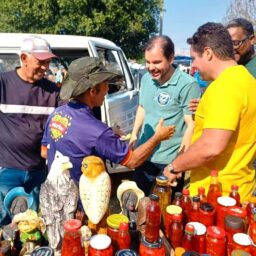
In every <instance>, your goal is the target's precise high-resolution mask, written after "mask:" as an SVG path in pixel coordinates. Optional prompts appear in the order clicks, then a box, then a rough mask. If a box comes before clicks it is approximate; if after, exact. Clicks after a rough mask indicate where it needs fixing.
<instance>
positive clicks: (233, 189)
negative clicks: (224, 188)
mask: <svg viewBox="0 0 256 256" xmlns="http://www.w3.org/2000/svg"><path fill="white" fill-rule="evenodd" d="M238 189H239V187H238V186H237V185H235V184H233V185H232V186H231V192H230V194H229V196H230V197H232V198H234V199H235V200H236V206H240V195H239V193H238Z"/></svg>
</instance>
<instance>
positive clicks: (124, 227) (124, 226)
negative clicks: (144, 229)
mask: <svg viewBox="0 0 256 256" xmlns="http://www.w3.org/2000/svg"><path fill="white" fill-rule="evenodd" d="M119 230H121V231H128V230H129V225H128V223H127V222H122V223H120V226H119Z"/></svg>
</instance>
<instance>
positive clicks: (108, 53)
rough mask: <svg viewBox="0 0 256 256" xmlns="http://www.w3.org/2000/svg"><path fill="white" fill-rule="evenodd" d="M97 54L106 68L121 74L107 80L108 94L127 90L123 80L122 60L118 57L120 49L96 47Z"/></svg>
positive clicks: (125, 82)
mask: <svg viewBox="0 0 256 256" xmlns="http://www.w3.org/2000/svg"><path fill="white" fill-rule="evenodd" d="M96 50H97V53H98V56H99V58H100V60H101V61H102V63H103V64H104V65H105V66H106V67H107V69H111V70H113V71H114V72H116V73H120V74H122V75H123V76H122V78H120V79H118V80H115V81H110V82H109V91H108V94H113V93H120V92H123V91H127V90H128V88H127V81H125V76H124V69H123V60H122V58H120V54H121V52H120V51H116V50H110V49H105V48H100V47H97V48H96Z"/></svg>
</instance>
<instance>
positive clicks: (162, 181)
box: [156, 175, 169, 185]
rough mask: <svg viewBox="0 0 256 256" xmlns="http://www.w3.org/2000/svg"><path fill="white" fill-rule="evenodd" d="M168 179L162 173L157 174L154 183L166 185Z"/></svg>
mask: <svg viewBox="0 0 256 256" xmlns="http://www.w3.org/2000/svg"><path fill="white" fill-rule="evenodd" d="M168 181H169V180H168V178H167V177H166V176H164V175H159V176H157V177H156V183H157V184H159V185H167V184H168Z"/></svg>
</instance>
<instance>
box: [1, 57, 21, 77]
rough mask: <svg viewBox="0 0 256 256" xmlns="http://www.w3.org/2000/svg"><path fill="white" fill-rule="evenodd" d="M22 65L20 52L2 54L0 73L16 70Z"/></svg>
mask: <svg viewBox="0 0 256 256" xmlns="http://www.w3.org/2000/svg"><path fill="white" fill-rule="evenodd" d="M19 66H20V59H19V55H18V54H7V53H1V54H0V73H1V72H6V71H11V70H14V69H15V68H17V67H19Z"/></svg>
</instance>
